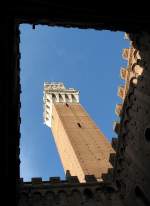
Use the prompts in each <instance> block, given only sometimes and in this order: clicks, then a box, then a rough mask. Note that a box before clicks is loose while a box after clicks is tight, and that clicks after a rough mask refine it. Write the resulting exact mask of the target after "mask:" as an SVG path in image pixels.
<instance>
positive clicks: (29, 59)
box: [20, 24, 128, 181]
mask: <svg viewBox="0 0 150 206" xmlns="http://www.w3.org/2000/svg"><path fill="white" fill-rule="evenodd" d="M20 31H21V43H20V51H21V85H22V94H21V104H22V108H21V118H22V123H21V155H20V158H21V168H20V170H21V176H22V177H24V179H25V180H26V181H27V180H28V181H29V180H30V178H31V177H36V176H38V177H39V176H42V177H43V179H46V180H47V179H48V178H49V177H50V176H60V177H61V178H64V176H65V174H64V171H63V168H62V166H61V161H60V158H59V155H58V153H57V149H56V146H55V142H54V139H53V137H52V135H51V134H50V129H49V128H48V127H46V126H45V125H44V124H43V85H44V82H46V81H48V82H63V83H64V85H66V86H67V87H73V88H76V89H79V90H80V102H81V103H82V105H83V106H84V107H85V108H86V110H87V111H88V113H89V114H90V116H91V117H92V119H93V120H94V121H95V122H96V124H97V126H98V127H100V128H101V130H102V132H103V133H104V134H105V135H106V137H107V138H108V139H109V140H110V141H111V138H112V137H113V136H114V132H113V130H112V122H113V121H114V120H115V119H116V116H115V112H114V110H115V105H116V103H118V102H120V101H121V100H120V99H119V98H118V97H117V87H118V86H119V85H120V84H122V80H121V79H120V77H119V70H120V68H121V67H122V66H124V65H126V61H124V60H123V59H122V50H123V48H125V47H128V42H127V41H125V40H124V33H122V32H110V31H96V30H92V29H88V30H81V29H66V28H61V27H48V26H36V27H35V29H34V30H33V29H32V26H31V25H27V24H22V25H20ZM53 98H54V99H55V101H57V98H56V96H55V95H53ZM58 98H61V101H63V98H62V96H59V97H58ZM66 98H67V101H68V102H69V104H70V99H69V96H68V95H67V97H66ZM49 101H50V100H49ZM73 101H74V102H76V98H75V97H74V98H73ZM49 103H50V102H49ZM69 104H67V103H66V106H69ZM48 107H49V108H48V109H49V110H50V109H51V108H50V106H48ZM47 115H50V113H47Z"/></svg>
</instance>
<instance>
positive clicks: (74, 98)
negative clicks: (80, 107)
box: [71, 94, 77, 102]
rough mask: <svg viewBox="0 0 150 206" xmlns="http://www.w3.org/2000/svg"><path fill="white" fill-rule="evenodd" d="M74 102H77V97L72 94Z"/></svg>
mask: <svg viewBox="0 0 150 206" xmlns="http://www.w3.org/2000/svg"><path fill="white" fill-rule="evenodd" d="M71 97H72V102H77V100H76V97H75V95H73V94H71Z"/></svg>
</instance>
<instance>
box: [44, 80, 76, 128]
mask: <svg viewBox="0 0 150 206" xmlns="http://www.w3.org/2000/svg"><path fill="white" fill-rule="evenodd" d="M43 101H44V114H43V116H44V123H45V124H46V125H47V126H48V127H51V118H52V105H53V103H56V102H57V103H79V91H78V90H75V89H74V88H66V87H65V86H64V84H63V83H62V82H51V83H49V82H45V83H44V97H43Z"/></svg>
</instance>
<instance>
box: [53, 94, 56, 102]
mask: <svg viewBox="0 0 150 206" xmlns="http://www.w3.org/2000/svg"><path fill="white" fill-rule="evenodd" d="M52 100H53V102H56V95H55V94H52Z"/></svg>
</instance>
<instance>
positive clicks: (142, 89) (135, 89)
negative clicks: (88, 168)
mask: <svg viewBox="0 0 150 206" xmlns="http://www.w3.org/2000/svg"><path fill="white" fill-rule="evenodd" d="M129 36H130V38H131V45H132V46H131V48H129V49H128V50H125V52H124V56H125V57H126V59H127V60H128V67H127V72H126V73H127V77H125V78H124V79H125V86H124V88H125V92H124V93H125V95H124V98H123V99H124V100H123V107H122V111H121V117H120V128H119V130H117V133H118V146H117V149H116V151H117V154H116V160H115V163H114V181H115V182H116V184H117V186H118V188H119V189H120V195H121V196H122V198H124V201H125V202H127V205H132V204H135V202H136V204H137V205H149V204H150V192H149V191H150V190H149V187H150V175H149V171H150V164H149V162H150V142H149V139H150V133H149V128H150V87H149V83H150V78H149V76H150V56H149V55H148V54H149V53H150V35H149V33H139V34H130V35H129Z"/></svg>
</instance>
